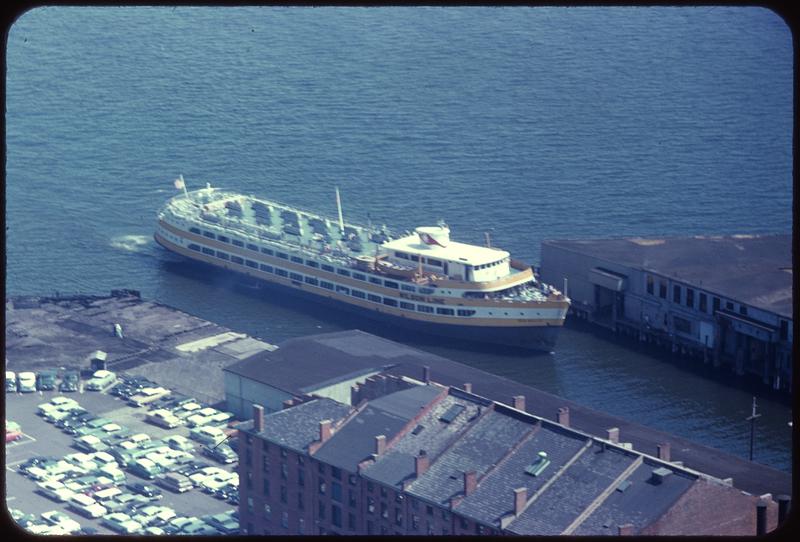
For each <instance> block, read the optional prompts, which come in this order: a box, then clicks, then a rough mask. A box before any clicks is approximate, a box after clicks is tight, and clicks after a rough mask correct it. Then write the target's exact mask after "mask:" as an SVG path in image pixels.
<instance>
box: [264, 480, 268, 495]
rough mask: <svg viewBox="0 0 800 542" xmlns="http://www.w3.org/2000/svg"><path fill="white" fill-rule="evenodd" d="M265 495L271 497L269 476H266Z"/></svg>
mask: <svg viewBox="0 0 800 542" xmlns="http://www.w3.org/2000/svg"><path fill="white" fill-rule="evenodd" d="M264 496H265V497H269V478H267V477H264Z"/></svg>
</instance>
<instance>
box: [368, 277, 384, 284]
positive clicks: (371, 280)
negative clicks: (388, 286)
mask: <svg viewBox="0 0 800 542" xmlns="http://www.w3.org/2000/svg"><path fill="white" fill-rule="evenodd" d="M369 281H370V282H371V283H372V284H382V281H381V279H379V278H376V277H370V278H369Z"/></svg>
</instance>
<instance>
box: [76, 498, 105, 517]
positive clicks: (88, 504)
mask: <svg viewBox="0 0 800 542" xmlns="http://www.w3.org/2000/svg"><path fill="white" fill-rule="evenodd" d="M69 507H70V508H72V509H73V510H75V511H76V512H77V513H79V514H81V515H82V516H86V517H90V518H99V517H101V516H105V515H106V513H107V510H106V509H105V507H104V506H103V505H101V504H99V503H98V502H97V501H95V500H94V499H93V498H91V497H89V496H87V495H84V494H83V493H76V494H75V495H73V497H72V499H70V501H69Z"/></svg>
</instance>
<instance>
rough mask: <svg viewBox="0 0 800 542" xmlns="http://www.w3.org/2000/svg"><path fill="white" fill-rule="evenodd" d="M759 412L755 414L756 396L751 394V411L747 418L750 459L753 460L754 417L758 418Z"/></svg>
mask: <svg viewBox="0 0 800 542" xmlns="http://www.w3.org/2000/svg"><path fill="white" fill-rule="evenodd" d="M760 417H761V414H756V397H755V395H754V396H753V413H752V414H750V416H749V417H748V418H747V421H749V422H750V461H752V460H753V442H754V437H755V428H756V419H758V418H760Z"/></svg>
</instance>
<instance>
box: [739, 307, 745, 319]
mask: <svg viewBox="0 0 800 542" xmlns="http://www.w3.org/2000/svg"><path fill="white" fill-rule="evenodd" d="M739 314H741V315H742V316H747V307H745V306H744V305H739Z"/></svg>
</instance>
